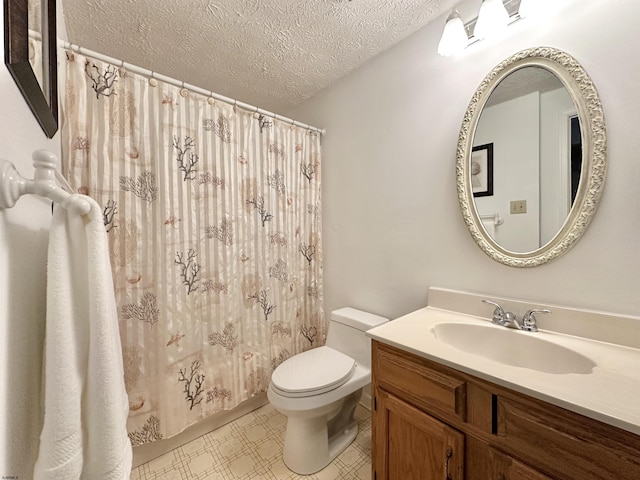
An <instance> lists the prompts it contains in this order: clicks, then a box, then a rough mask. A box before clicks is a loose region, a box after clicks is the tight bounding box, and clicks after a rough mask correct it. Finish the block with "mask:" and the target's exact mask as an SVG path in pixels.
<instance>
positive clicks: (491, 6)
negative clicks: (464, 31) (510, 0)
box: [473, 0, 509, 40]
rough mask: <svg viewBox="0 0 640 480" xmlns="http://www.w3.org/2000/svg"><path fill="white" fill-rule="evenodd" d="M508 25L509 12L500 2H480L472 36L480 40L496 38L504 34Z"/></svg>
mask: <svg viewBox="0 0 640 480" xmlns="http://www.w3.org/2000/svg"><path fill="white" fill-rule="evenodd" d="M508 25H509V12H507V9H506V8H505V7H504V3H502V0H482V5H481V6H480V13H478V21H477V22H476V27H475V28H474V29H473V35H474V37H478V38H479V39H480V40H484V39H485V38H491V37H496V36H498V35H500V34H501V33H502V32H504V31H505V30H506V29H507V26H508Z"/></svg>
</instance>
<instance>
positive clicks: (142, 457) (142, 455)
mask: <svg viewBox="0 0 640 480" xmlns="http://www.w3.org/2000/svg"><path fill="white" fill-rule="evenodd" d="M267 403H269V400H267V395H266V393H261V394H259V395H256V396H255V397H252V398H250V399H249V400H246V401H244V402H242V403H241V404H240V405H238V406H237V407H236V408H234V409H233V410H228V411H224V412H220V413H216V414H215V415H212V416H211V417H209V418H206V419H204V420H202V421H201V422H198V423H197V424H195V425H193V426H191V427H189V428H187V429H186V430H185V431H183V432H182V433H179V434H178V435H175V436H173V437H171V438H167V439H164V440H157V441H155V442H151V443H147V444H144V445H141V446H139V447H135V448H134V449H133V468H136V467H139V466H140V465H142V464H143V463H147V462H149V461H151V460H153V459H154V458H157V457H160V456H161V455H164V454H165V453H168V452H170V451H171V450H174V449H176V448H178V447H181V446H182V445H184V444H186V443H189V442H191V441H192V440H195V439H196V438H198V437H201V436H202V435H205V434H207V433H209V432H211V431H213V430H215V429H217V428H220V427H222V426H223V425H226V424H227V423H229V422H233V421H234V420H236V419H238V418H240V417H242V416H243V415H246V414H247V413H249V412H252V411H253V410H255V409H257V408H260V407H262V406H264V405H266V404H267Z"/></svg>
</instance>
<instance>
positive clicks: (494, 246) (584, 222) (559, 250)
mask: <svg viewBox="0 0 640 480" xmlns="http://www.w3.org/2000/svg"><path fill="white" fill-rule="evenodd" d="M527 66H536V67H542V68H545V69H547V70H549V71H551V72H552V73H554V74H555V75H556V76H557V77H558V78H559V79H560V80H561V81H562V83H563V84H564V86H565V87H566V89H567V91H568V92H569V94H570V95H571V97H572V99H573V102H574V104H575V106H576V109H577V112H578V118H579V121H580V127H581V132H582V133H581V135H582V169H581V174H580V183H579V187H578V191H577V194H576V197H575V201H574V203H573V206H572V208H571V210H570V212H569V215H568V217H567V219H566V221H565V223H564V225H563V226H562V228H561V229H560V230H559V232H558V233H557V234H556V235H555V236H554V237H553V238H552V239H551V240H550V241H549V242H548V243H546V244H545V245H543V246H542V247H540V248H539V249H537V250H534V251H531V252H524V253H519V252H512V251H509V250H506V249H505V248H503V247H501V246H500V245H499V244H498V243H497V242H496V241H495V240H494V239H493V238H492V237H491V236H490V235H489V234H488V233H487V231H486V230H485V228H484V226H483V223H482V220H481V219H480V215H479V213H478V211H477V209H476V205H475V202H474V200H473V198H474V197H473V192H472V185H471V153H472V147H473V137H474V133H475V130H476V127H477V125H478V121H479V119H480V114H481V113H482V109H483V107H484V105H485V103H486V102H487V99H488V98H489V96H490V95H491V93H492V92H493V90H494V89H495V88H496V87H497V86H498V84H499V83H500V82H501V81H502V80H503V79H504V78H505V77H506V76H507V75H509V74H510V73H512V72H514V71H516V70H518V69H520V68H523V67H527ZM606 143H607V141H606V130H605V122H604V113H603V111H602V104H601V103H600V98H599V97H598V93H597V91H596V89H595V87H594V85H593V82H592V81H591V79H590V78H589V75H587V72H586V71H585V70H584V69H583V68H582V67H581V66H580V64H579V63H578V62H577V61H576V60H575V59H574V58H573V57H572V56H571V55H569V54H567V53H565V52H563V51H561V50H558V49H555V48H551V47H538V48H531V49H528V50H523V51H521V52H518V53H516V54H515V55H513V56H511V57H509V58H507V59H506V60H505V61H503V62H502V63H500V64H499V65H498V66H496V67H495V68H494V69H493V70H492V71H491V72H490V73H489V74H488V75H487V76H486V77H485V78H484V80H483V81H482V83H481V84H480V86H479V87H478V89H477V90H476V92H475V93H474V95H473V97H472V98H471V101H470V102H469V106H468V108H467V111H466V113H465V115H464V120H463V122H462V127H461V129H460V134H459V137H458V148H457V154H456V157H457V159H456V182H457V190H458V200H459V202H460V208H461V210H462V215H463V217H464V221H465V223H466V224H467V227H468V228H469V232H470V233H471V236H472V237H473V239H474V240H475V241H476V243H477V244H478V246H479V247H480V248H481V249H482V250H483V251H484V252H485V253H486V254H487V255H489V256H490V257H491V258H493V259H494V260H496V261H498V262H501V263H504V264H505V265H509V266H512V267H533V266H536V265H541V264H543V263H547V262H550V261H552V260H554V259H556V258H558V257H560V256H561V255H563V254H565V253H566V252H567V251H568V250H569V249H570V248H571V247H572V246H573V245H574V244H575V243H576V242H577V241H578V239H579V238H580V236H581V235H582V234H583V233H584V231H585V229H586V228H587V226H588V225H589V222H590V221H591V219H592V217H593V215H594V213H595V210H596V208H597V206H598V201H599V199H600V196H601V194H602V188H603V185H604V179H605V173H606V152H607V145H606Z"/></svg>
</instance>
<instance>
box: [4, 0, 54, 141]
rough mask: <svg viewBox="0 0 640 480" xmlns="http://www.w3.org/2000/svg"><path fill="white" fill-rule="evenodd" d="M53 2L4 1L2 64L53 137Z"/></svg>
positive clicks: (44, 127)
mask: <svg viewBox="0 0 640 480" xmlns="http://www.w3.org/2000/svg"><path fill="white" fill-rule="evenodd" d="M56 42H57V35H56V0H41V1H40V2H36V1H34V0H4V63H5V65H6V66H7V69H8V70H9V73H11V76H12V77H13V79H14V80H15V82H16V85H18V88H19V89H20V92H21V93H22V96H23V97H24V99H25V100H26V102H27V104H28V105H29V108H30V109H31V111H32V112H33V115H34V116H35V117H36V120H37V121H38V123H39V124H40V126H41V127H42V130H43V131H44V133H45V135H46V136H47V137H48V138H52V137H53V136H54V135H55V133H56V131H57V130H58V76H57V58H56V49H57V44H56Z"/></svg>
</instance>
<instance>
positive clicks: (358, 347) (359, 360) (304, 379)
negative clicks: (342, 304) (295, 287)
mask: <svg viewBox="0 0 640 480" xmlns="http://www.w3.org/2000/svg"><path fill="white" fill-rule="evenodd" d="M387 321H388V319H386V318H383V317H379V316H378V315H373V314H371V313H366V312H362V311H360V310H356V309H354V308H341V309H339V310H334V311H333V312H331V321H330V323H329V329H328V334H327V343H326V345H325V346H323V347H318V348H314V349H312V350H308V351H306V352H303V353H300V354H298V355H294V356H293V357H291V358H289V359H287V360H286V361H284V362H283V363H282V364H281V365H280V366H279V367H278V368H276V369H275V371H274V372H273V375H272V377H271V383H270V385H269V390H268V392H267V396H268V398H269V401H270V402H271V404H272V405H273V406H274V408H275V409H276V410H278V411H279V412H280V413H282V414H283V415H286V416H287V417H288V421H287V432H286V434H285V439H284V463H285V464H286V465H287V467H289V468H290V469H291V470H293V471H294V472H296V473H298V474H301V475H308V474H311V473H315V472H317V471H318V470H322V469H323V468H324V467H326V466H327V465H328V464H329V463H330V462H331V461H332V460H333V459H334V458H335V457H336V456H337V455H338V454H339V453H340V452H342V451H343V450H344V449H345V448H347V446H349V444H350V443H351V442H352V441H353V440H354V438H356V435H357V433H358V422H357V421H356V420H355V419H354V417H353V416H354V412H355V409H356V406H357V405H358V402H359V401H360V397H361V396H362V390H363V387H365V386H366V385H368V384H369V383H371V341H370V339H369V338H368V337H367V336H366V335H365V333H364V332H366V331H367V330H369V329H370V328H373V327H375V326H377V325H380V324H382V323H385V322H387Z"/></svg>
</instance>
